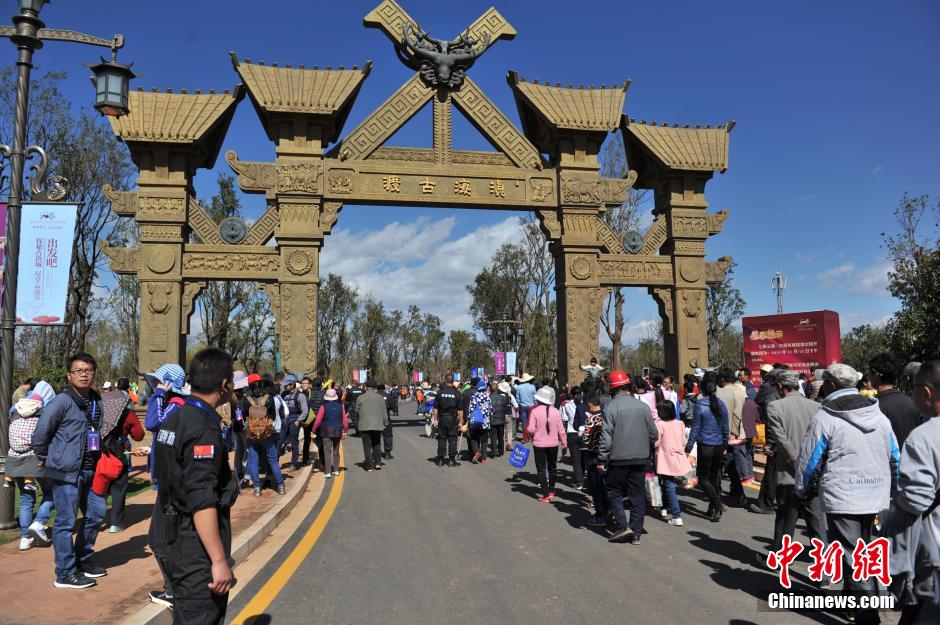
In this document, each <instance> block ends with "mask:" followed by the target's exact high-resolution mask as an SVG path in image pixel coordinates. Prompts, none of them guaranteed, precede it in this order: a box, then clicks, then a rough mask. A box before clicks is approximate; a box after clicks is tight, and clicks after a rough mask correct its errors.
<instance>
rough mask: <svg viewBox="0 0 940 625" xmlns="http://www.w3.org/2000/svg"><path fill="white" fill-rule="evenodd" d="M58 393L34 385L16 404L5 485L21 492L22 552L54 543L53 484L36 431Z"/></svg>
mask: <svg viewBox="0 0 940 625" xmlns="http://www.w3.org/2000/svg"><path fill="white" fill-rule="evenodd" d="M54 397H55V391H54V390H52V387H51V386H50V385H49V383H48V382H45V381H42V380H40V381H38V382H36V383H35V384H33V388H32V390H30V391H29V392H28V393H27V394H26V396H25V397H23V398H22V399H20V400H19V401H18V402H16V405H15V406H14V407H13V413H12V414H11V415H10V430H9V438H8V439H7V440H9V441H10V450H9V451H8V452H7V460H6V469H5V477H6V479H7V480H9V482H6V483H4V486H8V485H9V486H10V487H13V486H16V488H18V489H19V491H20V551H26V550H28V549H32V548H33V547H35V546H36V545H37V544H38V545H40V546H42V547H48V546H49V544H50V543H51V541H50V539H49V536H48V534H47V533H46V523H48V522H49V518H50V517H51V516H52V510H53V508H54V506H53V502H52V483H51V482H50V481H49V480H47V479H46V475H45V471H44V470H43V466H42V463H41V462H40V461H39V458H38V457H37V456H36V452H35V451H33V441H32V438H33V431H35V429H36V424H38V423H39V416H40V414H41V412H42V408H43V406H44V405H46V404H47V403H49V402H50V401H52V398H54ZM37 487H38V488H41V489H42V499H41V500H40V502H39V509H38V510H36V513H35V515H33V506H34V505H35V503H36V497H37V492H38V491H37Z"/></svg>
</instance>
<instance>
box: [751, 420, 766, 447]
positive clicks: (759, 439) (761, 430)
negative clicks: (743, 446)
mask: <svg viewBox="0 0 940 625" xmlns="http://www.w3.org/2000/svg"><path fill="white" fill-rule="evenodd" d="M751 443H752V444H754V445H766V444H767V426H766V425H764V424H763V423H758V424H757V436H755V437H754V440H752V441H751Z"/></svg>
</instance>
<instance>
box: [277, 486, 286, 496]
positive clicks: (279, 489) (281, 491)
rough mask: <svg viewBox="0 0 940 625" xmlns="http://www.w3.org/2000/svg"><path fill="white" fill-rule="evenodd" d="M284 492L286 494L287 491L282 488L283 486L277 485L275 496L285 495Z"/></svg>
mask: <svg viewBox="0 0 940 625" xmlns="http://www.w3.org/2000/svg"><path fill="white" fill-rule="evenodd" d="M286 492H287V489H286V488H284V485H283V484H278V485H277V494H278V495H283V494H285V493H286Z"/></svg>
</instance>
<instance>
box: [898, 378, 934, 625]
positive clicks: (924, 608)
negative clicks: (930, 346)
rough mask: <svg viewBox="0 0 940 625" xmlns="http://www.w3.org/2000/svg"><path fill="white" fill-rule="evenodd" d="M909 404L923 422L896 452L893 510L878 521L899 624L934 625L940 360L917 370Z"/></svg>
mask: <svg viewBox="0 0 940 625" xmlns="http://www.w3.org/2000/svg"><path fill="white" fill-rule="evenodd" d="M913 385H914V388H913V391H914V402H915V403H916V404H917V408H918V409H920V411H921V412H922V413H923V414H924V415H926V416H927V417H928V421H927V422H926V423H924V424H923V425H920V426H918V427H917V428H915V429H914V430H913V431H912V432H911V433H910V435H908V437H907V441H906V442H905V443H904V447H903V448H902V449H901V473H900V476H899V477H898V492H897V494H896V495H895V497H894V502H893V503H894V505H893V506H892V508H891V511H890V512H889V513H888V514H887V515H886V518H885V519H884V535H885V536H887V537H888V539H889V540H890V542H891V558H890V562H891V570H890V573H891V578H892V581H891V590H892V591H893V592H894V593H895V595H896V596H897V597H898V602H899V603H900V604H901V605H902V612H901V620H900V621H899V623H904V624H905V625H927V624H932V623H940V494H938V493H940V360H929V361H927V362H925V363H924V364H922V365H921V366H920V369H919V370H918V372H917V373H916V374H915V376H914V381H913Z"/></svg>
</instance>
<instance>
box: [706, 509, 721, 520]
mask: <svg viewBox="0 0 940 625" xmlns="http://www.w3.org/2000/svg"><path fill="white" fill-rule="evenodd" d="M708 520H709V521H711V522H712V523H718V522H719V521H721V509H720V508H719V509H718V510H713V511H712V513H711V515H709V517H708Z"/></svg>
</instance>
